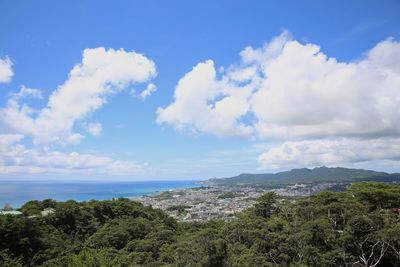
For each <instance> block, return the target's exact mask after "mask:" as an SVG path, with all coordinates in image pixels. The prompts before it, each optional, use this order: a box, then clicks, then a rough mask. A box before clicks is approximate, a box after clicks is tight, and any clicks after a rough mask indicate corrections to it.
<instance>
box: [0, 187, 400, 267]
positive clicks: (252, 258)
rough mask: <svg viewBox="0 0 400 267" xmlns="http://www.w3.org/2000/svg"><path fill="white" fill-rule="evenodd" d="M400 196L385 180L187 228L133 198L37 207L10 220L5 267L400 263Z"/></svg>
mask: <svg viewBox="0 0 400 267" xmlns="http://www.w3.org/2000/svg"><path fill="white" fill-rule="evenodd" d="M399 196H400V186H399V185H394V184H391V185H387V184H382V183H362V184H354V185H353V186H352V187H351V188H350V189H349V191H347V192H342V193H333V192H323V193H320V194H318V195H315V196H310V197H306V198H300V199H297V200H296V201H291V202H289V201H282V200H279V201H278V199H277V196H276V195H275V194H274V193H267V194H264V195H263V196H261V197H260V198H259V199H258V202H257V204H256V205H255V206H254V208H251V209H249V210H246V211H244V212H242V213H241V214H240V215H239V216H238V219H237V220H235V221H232V222H229V223H227V222H223V221H211V222H208V223H177V222H176V221H175V220H173V219H172V218H170V217H168V216H167V215H166V214H165V213H163V212H162V211H161V210H156V209H152V208H151V207H144V206H143V205H141V204H140V203H137V202H134V201H130V200H128V199H114V200H107V201H89V202H75V201H66V202H55V201H52V200H45V201H30V202H27V203H26V204H25V205H24V206H23V207H21V210H22V211H23V213H24V215H23V216H7V215H4V216H0V266H7V267H11V266H12V267H20V266H47V267H50V266H51V267H53V266H77V267H78V266H93V267H97V266H104V267H107V266H126V267H128V266H267V267H268V266H321V267H322V266H373V265H375V266H388V267H391V266H400V234H399V233H400V216H399V213H398V211H397V209H394V208H398V207H399V206H400V205H399V201H400V198H399ZM46 208H53V209H54V210H55V212H54V213H52V214H49V215H47V216H34V217H32V215H36V214H38V212H40V211H41V210H43V209H46Z"/></svg>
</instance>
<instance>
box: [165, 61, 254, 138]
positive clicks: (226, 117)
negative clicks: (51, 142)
mask: <svg viewBox="0 0 400 267" xmlns="http://www.w3.org/2000/svg"><path fill="white" fill-rule="evenodd" d="M233 76H234V79H235V81H232V80H231V79H230V78H229V77H226V79H222V80H218V79H217V78H216V70H215V67H214V62H213V61H212V60H208V61H206V62H204V63H199V64H197V65H196V66H195V67H194V68H193V69H192V70H191V71H190V72H189V73H187V74H186V75H185V76H184V77H183V78H182V79H180V81H179V83H178V86H177V87H176V89H175V94H174V99H175V101H174V102H173V103H171V104H170V105H169V106H168V107H166V108H158V110H157V114H158V117H157V122H158V123H159V124H162V123H169V124H172V125H173V126H174V127H176V128H177V129H178V130H184V131H189V132H197V131H200V132H206V133H211V134H214V135H217V136H246V135H250V134H251V133H252V129H251V127H249V126H248V125H246V124H245V123H242V122H239V120H240V118H241V117H242V116H244V115H245V114H246V113H247V112H248V111H249V103H248V98H249V97H250V95H251V93H252V88H253V85H252V84H248V85H247V86H242V87H241V88H238V87H237V85H236V84H235V83H236V80H237V79H239V78H240V77H241V76H242V77H243V76H244V79H246V80H247V79H248V76H249V75H246V74H236V75H235V74H233Z"/></svg>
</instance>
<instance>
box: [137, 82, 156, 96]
mask: <svg viewBox="0 0 400 267" xmlns="http://www.w3.org/2000/svg"><path fill="white" fill-rule="evenodd" d="M155 91H157V86H156V85H155V84H154V83H149V84H148V85H147V87H146V89H144V90H143V91H142V92H141V93H140V99H142V100H146V98H147V97H149V96H151V94H153V93H154V92H155Z"/></svg>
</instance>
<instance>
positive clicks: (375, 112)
mask: <svg viewBox="0 0 400 267" xmlns="http://www.w3.org/2000/svg"><path fill="white" fill-rule="evenodd" d="M393 58H394V59H399V60H397V62H396V61H393ZM263 72H264V73H265V76H266V78H265V79H264V81H263V83H262V85H261V87H260V88H259V90H258V91H257V92H256V93H255V94H254V95H253V97H252V101H251V105H252V109H253V112H254V114H255V115H256V117H257V118H258V120H259V121H258V123H257V125H256V129H257V131H258V133H259V134H260V135H261V136H263V137H278V138H282V137H287V138H290V137H299V136H303V137H315V136H320V137H327V136H360V137H371V136H389V135H399V134H400V110H399V109H398V108H397V106H398V104H399V103H400V90H399V84H400V43H398V42H395V41H393V40H391V39H387V40H385V41H383V42H381V43H379V44H378V45H377V46H375V47H374V48H373V49H372V50H370V51H369V52H368V53H367V54H366V56H365V57H364V58H363V59H362V60H360V61H357V62H338V61H337V60H336V59H334V58H328V57H327V56H326V55H325V54H323V53H322V52H320V48H319V47H318V46H316V45H313V44H307V45H302V44H300V43H298V42H296V41H289V42H287V43H286V44H285V46H284V47H283V48H282V51H281V53H280V54H279V55H278V56H277V57H275V58H274V59H273V60H269V61H267V62H265V64H264V65H263Z"/></svg>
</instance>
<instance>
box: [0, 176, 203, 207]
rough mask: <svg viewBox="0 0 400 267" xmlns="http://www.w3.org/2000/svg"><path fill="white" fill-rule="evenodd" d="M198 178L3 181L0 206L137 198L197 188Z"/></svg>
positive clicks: (0, 183) (0, 190)
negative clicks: (109, 180)
mask: <svg viewBox="0 0 400 267" xmlns="http://www.w3.org/2000/svg"><path fill="white" fill-rule="evenodd" d="M197 186H200V184H196V182H194V181H149V182H92V181H91V182H53V181H52V182H50V181H0V208H1V207H3V206H4V205H5V204H6V203H9V204H10V205H11V206H13V207H14V208H18V207H20V206H21V205H22V204H24V203H25V202H27V201H29V200H43V199H47V198H51V199H55V200H58V201H65V200H69V199H73V200H76V201H85V200H90V199H96V200H105V199H112V198H118V197H127V198H131V197H137V196H141V195H146V194H152V193H155V192H157V191H166V190H169V189H177V188H189V187H197Z"/></svg>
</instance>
